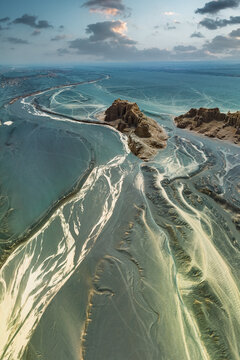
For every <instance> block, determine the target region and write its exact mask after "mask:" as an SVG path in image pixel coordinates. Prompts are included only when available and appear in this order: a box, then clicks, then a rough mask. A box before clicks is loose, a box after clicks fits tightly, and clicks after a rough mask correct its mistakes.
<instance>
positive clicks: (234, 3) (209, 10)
mask: <svg viewBox="0 0 240 360" xmlns="http://www.w3.org/2000/svg"><path fill="white" fill-rule="evenodd" d="M238 6H239V0H218V1H210V2H207V3H206V4H205V5H204V7H202V8H199V9H197V10H196V11H195V13H197V14H216V13H217V12H219V11H220V10H224V9H228V8H235V7H238Z"/></svg>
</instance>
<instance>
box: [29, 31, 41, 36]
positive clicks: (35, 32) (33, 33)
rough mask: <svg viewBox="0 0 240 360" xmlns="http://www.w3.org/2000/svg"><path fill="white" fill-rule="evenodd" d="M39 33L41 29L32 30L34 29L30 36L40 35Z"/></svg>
mask: <svg viewBox="0 0 240 360" xmlns="http://www.w3.org/2000/svg"><path fill="white" fill-rule="evenodd" d="M40 34H41V31H40V30H34V31H33V32H32V33H31V35H32V36H38V35H40Z"/></svg>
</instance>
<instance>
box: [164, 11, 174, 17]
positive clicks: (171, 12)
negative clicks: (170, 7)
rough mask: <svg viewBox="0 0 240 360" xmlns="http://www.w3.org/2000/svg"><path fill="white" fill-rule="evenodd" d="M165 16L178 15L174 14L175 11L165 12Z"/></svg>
mask: <svg viewBox="0 0 240 360" xmlns="http://www.w3.org/2000/svg"><path fill="white" fill-rule="evenodd" d="M164 15H166V16H173V15H176V13H175V12H173V11H165V13H164Z"/></svg>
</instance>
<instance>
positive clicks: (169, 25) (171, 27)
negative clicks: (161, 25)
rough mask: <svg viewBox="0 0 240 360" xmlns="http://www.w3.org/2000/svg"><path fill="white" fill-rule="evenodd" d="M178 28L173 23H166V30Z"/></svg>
mask: <svg viewBox="0 0 240 360" xmlns="http://www.w3.org/2000/svg"><path fill="white" fill-rule="evenodd" d="M174 29H176V26H175V25H171V24H169V23H166V26H165V30H174Z"/></svg>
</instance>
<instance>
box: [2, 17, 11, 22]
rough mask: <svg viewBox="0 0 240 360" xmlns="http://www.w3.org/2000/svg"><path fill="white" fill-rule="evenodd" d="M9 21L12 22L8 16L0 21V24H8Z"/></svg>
mask: <svg viewBox="0 0 240 360" xmlns="http://www.w3.org/2000/svg"><path fill="white" fill-rule="evenodd" d="M9 20H10V18H9V17H8V16H6V17H4V18H2V19H0V22H7V21H9Z"/></svg>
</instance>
